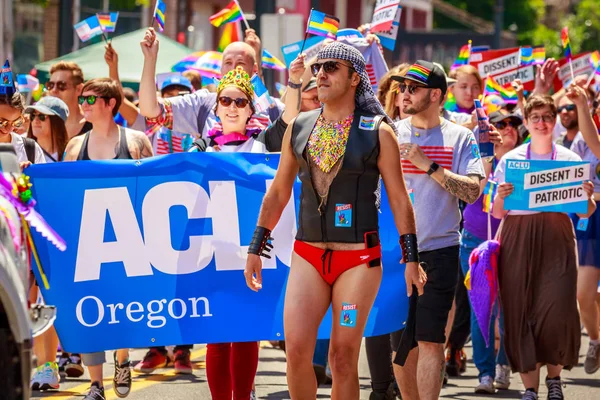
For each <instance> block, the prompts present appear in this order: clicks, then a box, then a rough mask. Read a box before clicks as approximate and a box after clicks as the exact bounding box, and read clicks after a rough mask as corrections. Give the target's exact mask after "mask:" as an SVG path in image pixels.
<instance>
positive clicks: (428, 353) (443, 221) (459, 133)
mask: <svg viewBox="0 0 600 400" xmlns="http://www.w3.org/2000/svg"><path fill="white" fill-rule="evenodd" d="M392 79H394V80H397V81H399V82H400V87H399V89H400V93H401V95H402V103H401V104H402V105H401V107H402V112H403V113H404V114H406V115H410V116H411V117H410V118H406V119H404V120H401V121H399V122H397V123H396V127H397V128H398V133H399V136H398V140H399V142H400V156H401V158H402V170H403V171H404V176H405V180H406V186H407V187H408V188H409V189H412V190H413V193H414V208H415V216H416V221H417V232H418V233H419V243H418V245H419V251H420V253H419V258H420V260H421V262H422V263H421V265H422V267H423V269H425V271H426V273H427V284H426V285H425V288H424V294H423V295H422V296H416V295H415V293H416V291H413V293H412V296H411V298H410V311H409V315H408V320H407V324H406V328H405V329H404V330H402V331H400V332H398V333H395V334H392V346H393V348H396V349H397V354H396V355H395V356H394V363H395V364H396V365H394V373H395V375H396V380H397V382H398V385H399V386H400V390H401V392H402V398H403V399H405V400H414V399H420V400H433V399H437V398H438V397H439V394H440V390H441V384H442V377H443V372H444V343H445V341H446V337H445V327H446V322H447V319H448V312H449V311H450V308H451V307H452V301H453V298H454V291H455V287H456V284H457V276H458V269H459V268H460V261H459V243H460V233H459V227H460V218H461V215H460V209H459V205H458V201H459V199H460V200H463V201H465V202H467V203H469V204H472V203H474V202H475V201H476V200H477V198H478V197H479V195H480V192H481V188H480V181H481V180H482V179H483V178H484V169H483V164H482V162H481V157H480V155H479V146H478V144H477V141H476V140H475V137H474V136H473V133H472V132H471V131H469V130H468V129H467V128H464V127H462V126H460V125H456V124H454V123H452V122H450V121H448V120H446V119H444V118H442V117H440V115H439V108H440V104H441V102H442V101H443V99H444V96H445V94H446V90H447V82H446V77H445V74H444V72H443V71H442V70H441V69H440V68H439V67H438V66H435V65H434V64H433V63H431V62H428V61H422V60H419V61H417V62H416V63H415V64H413V65H412V66H411V67H410V68H409V70H408V72H407V73H406V74H405V75H404V76H394V77H393V78H392ZM491 136H494V140H496V137H497V136H495V135H491Z"/></svg>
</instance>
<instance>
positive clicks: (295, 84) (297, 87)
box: [288, 80, 302, 89]
mask: <svg viewBox="0 0 600 400" xmlns="http://www.w3.org/2000/svg"><path fill="white" fill-rule="evenodd" d="M288 86H289V87H291V88H292V89H300V88H301V87H302V80H300V83H294V82H292V81H291V80H288Z"/></svg>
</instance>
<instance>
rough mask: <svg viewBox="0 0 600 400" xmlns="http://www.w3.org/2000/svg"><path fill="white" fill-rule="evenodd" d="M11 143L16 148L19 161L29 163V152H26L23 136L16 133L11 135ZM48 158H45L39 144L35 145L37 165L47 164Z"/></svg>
mask: <svg viewBox="0 0 600 400" xmlns="http://www.w3.org/2000/svg"><path fill="white" fill-rule="evenodd" d="M10 137H11V139H10V143H11V144H12V145H13V147H14V148H15V152H16V153H17V159H18V160H19V162H20V163H21V162H25V161H29V160H28V159H27V152H26V151H25V141H24V140H23V137H22V136H21V135H18V134H16V133H14V132H11V133H10ZM45 163H46V157H45V156H44V152H43V151H42V148H41V147H40V145H39V144H37V142H36V143H35V164H45Z"/></svg>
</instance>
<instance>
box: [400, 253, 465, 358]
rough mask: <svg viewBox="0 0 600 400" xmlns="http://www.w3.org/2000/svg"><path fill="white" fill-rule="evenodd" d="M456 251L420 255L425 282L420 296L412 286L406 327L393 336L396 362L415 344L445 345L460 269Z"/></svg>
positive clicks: (406, 354)
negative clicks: (425, 275) (425, 276)
mask: <svg viewBox="0 0 600 400" xmlns="http://www.w3.org/2000/svg"><path fill="white" fill-rule="evenodd" d="M459 248H460V247H459V246H452V247H444V248H442V249H437V250H432V251H424V252H421V253H419V259H420V260H421V263H422V266H423V269H424V270H425V272H426V273H427V283H426V284H425V288H424V292H423V295H422V296H419V295H418V293H417V289H416V288H415V287H413V295H412V296H411V298H410V301H409V311H408V319H407V321H406V328H405V329H403V330H401V331H398V332H394V333H393V334H392V348H393V349H396V351H397V352H398V355H397V357H396V360H401V359H402V358H404V359H405V357H406V356H408V352H409V351H410V350H411V349H413V348H414V347H416V346H417V342H431V343H445V342H446V332H445V331H446V323H447V322H448V313H449V312H450V309H451V308H452V302H453V300H454V291H455V290H456V281H457V279H458V269H459V268H460V256H459ZM401 353H402V355H403V357H401ZM396 360H394V361H395V362H397V361H396ZM397 363H398V364H400V362H397ZM401 364H402V365H403V364H404V362H402V363H401Z"/></svg>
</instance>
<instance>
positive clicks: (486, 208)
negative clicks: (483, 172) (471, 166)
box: [483, 180, 498, 213]
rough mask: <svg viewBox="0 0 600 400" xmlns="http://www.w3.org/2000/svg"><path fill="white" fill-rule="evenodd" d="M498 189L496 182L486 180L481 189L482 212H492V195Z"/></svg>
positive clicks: (494, 194) (493, 195)
mask: <svg viewBox="0 0 600 400" xmlns="http://www.w3.org/2000/svg"><path fill="white" fill-rule="evenodd" d="M497 191H498V183H496V182H494V181H492V180H488V181H487V184H486V185H485V188H484V189H483V212H485V213H490V212H492V205H493V204H494V197H496V192H497Z"/></svg>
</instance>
